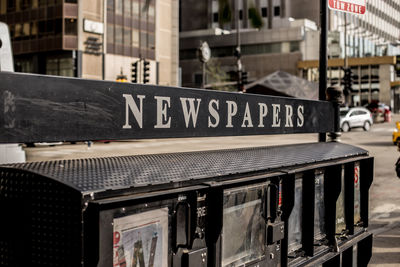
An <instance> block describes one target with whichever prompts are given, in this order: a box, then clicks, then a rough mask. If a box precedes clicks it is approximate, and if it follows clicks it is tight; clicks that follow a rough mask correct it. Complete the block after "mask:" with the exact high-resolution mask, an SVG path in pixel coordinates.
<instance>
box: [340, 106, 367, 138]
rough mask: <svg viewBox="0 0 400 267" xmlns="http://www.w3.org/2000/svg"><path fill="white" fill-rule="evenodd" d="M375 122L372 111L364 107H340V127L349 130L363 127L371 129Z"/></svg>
mask: <svg viewBox="0 0 400 267" xmlns="http://www.w3.org/2000/svg"><path fill="white" fill-rule="evenodd" d="M372 124H373V120H372V114H371V112H370V111H369V110H368V109H366V108H363V107H354V108H340V129H342V132H348V131H350V130H351V129H352V128H361V127H362V128H363V129H364V131H369V129H371V125H372Z"/></svg>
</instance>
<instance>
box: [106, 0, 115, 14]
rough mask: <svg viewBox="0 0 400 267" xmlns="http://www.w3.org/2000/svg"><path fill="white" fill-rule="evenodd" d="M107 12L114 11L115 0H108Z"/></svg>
mask: <svg viewBox="0 0 400 267" xmlns="http://www.w3.org/2000/svg"><path fill="white" fill-rule="evenodd" d="M107 11H109V12H113V11H114V0H107Z"/></svg>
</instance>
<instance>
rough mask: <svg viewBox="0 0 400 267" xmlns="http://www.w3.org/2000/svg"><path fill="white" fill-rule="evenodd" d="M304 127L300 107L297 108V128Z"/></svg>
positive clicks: (302, 112)
mask: <svg viewBox="0 0 400 267" xmlns="http://www.w3.org/2000/svg"><path fill="white" fill-rule="evenodd" d="M303 125H304V106H303V105H300V106H298V107H297V127H303Z"/></svg>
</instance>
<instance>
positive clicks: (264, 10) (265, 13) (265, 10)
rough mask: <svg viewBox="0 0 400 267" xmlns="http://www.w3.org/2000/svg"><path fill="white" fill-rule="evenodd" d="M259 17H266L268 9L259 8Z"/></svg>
mask: <svg viewBox="0 0 400 267" xmlns="http://www.w3.org/2000/svg"><path fill="white" fill-rule="evenodd" d="M261 16H262V17H263V18H266V17H268V8H267V7H262V8H261Z"/></svg>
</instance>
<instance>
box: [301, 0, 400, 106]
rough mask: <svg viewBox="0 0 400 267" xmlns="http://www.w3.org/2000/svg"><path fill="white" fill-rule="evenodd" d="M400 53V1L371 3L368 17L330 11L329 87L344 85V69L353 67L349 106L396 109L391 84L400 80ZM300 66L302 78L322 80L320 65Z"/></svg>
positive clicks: (394, 95) (367, 8)
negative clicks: (377, 104)
mask: <svg viewBox="0 0 400 267" xmlns="http://www.w3.org/2000/svg"><path fill="white" fill-rule="evenodd" d="M315 2H318V1H315ZM399 54H400V3H399V2H398V1H392V0H389V1H380V0H370V1H367V5H366V13H365V14H364V15H359V14H350V13H344V12H337V11H330V12H329V37H328V56H329V60H328V75H327V76H328V86H330V85H340V86H343V78H344V69H345V68H350V69H351V73H352V77H353V83H352V86H351V90H350V91H349V92H348V93H349V96H348V103H347V104H349V105H365V104H367V103H370V102H371V101H380V102H383V103H385V104H387V105H390V106H391V107H392V108H395V102H396V103H397V102H399V101H398V100H397V99H396V98H398V95H397V94H395V93H394V91H393V90H392V89H391V88H392V87H391V84H392V83H393V82H394V81H396V80H398V79H399V77H397V74H396V71H395V66H396V62H397V60H396V56H397V55H399ZM298 66H299V75H300V76H302V77H305V78H307V79H309V80H314V81H318V76H319V74H318V62H316V61H307V60H305V61H302V62H299V65H298ZM396 106H397V105H396Z"/></svg>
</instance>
